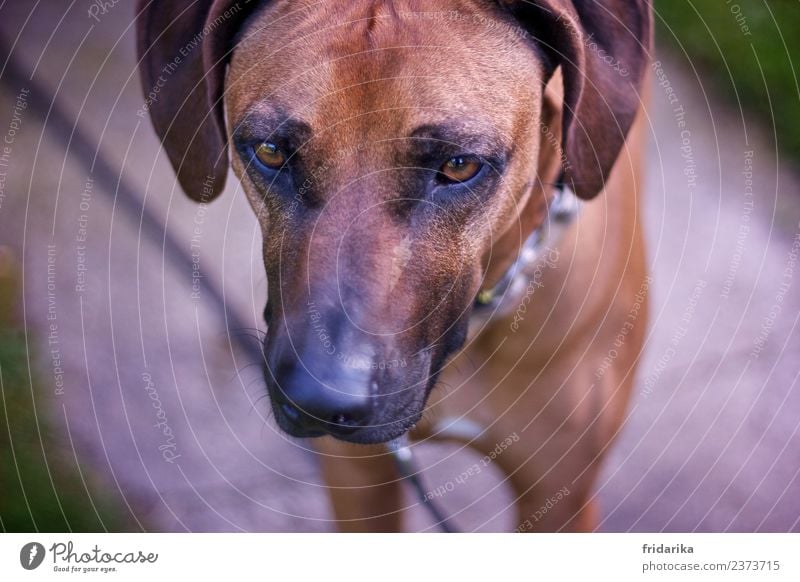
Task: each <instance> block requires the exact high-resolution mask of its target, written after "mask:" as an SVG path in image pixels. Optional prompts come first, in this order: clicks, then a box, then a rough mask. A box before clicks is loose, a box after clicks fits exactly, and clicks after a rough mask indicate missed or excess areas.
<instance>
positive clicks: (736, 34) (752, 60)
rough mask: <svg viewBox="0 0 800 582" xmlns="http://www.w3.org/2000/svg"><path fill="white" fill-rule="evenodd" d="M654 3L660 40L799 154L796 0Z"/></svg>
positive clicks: (799, 9) (799, 2)
mask: <svg viewBox="0 0 800 582" xmlns="http://www.w3.org/2000/svg"><path fill="white" fill-rule="evenodd" d="M654 5H655V10H656V13H657V16H656V36H657V39H658V40H659V44H660V46H663V47H668V48H669V49H671V50H672V52H674V53H675V54H677V55H679V56H680V58H681V59H683V60H685V59H689V60H690V61H691V62H692V63H693V64H694V65H695V66H696V67H697V69H698V71H699V73H700V74H701V75H702V77H701V78H702V79H703V81H704V82H705V81H706V80H708V81H710V82H711V84H712V85H714V86H715V87H716V89H717V92H719V93H721V94H723V95H726V96H727V97H728V98H729V99H730V100H731V102H732V103H733V105H734V106H738V102H740V103H741V106H742V108H743V109H744V110H745V112H747V111H752V112H754V113H755V114H756V115H758V116H759V117H760V119H761V121H762V122H764V123H765V124H767V127H768V129H770V130H773V129H774V132H775V134H776V135H777V141H778V148H779V150H780V151H782V152H783V153H785V154H787V155H789V156H790V157H791V158H793V160H794V161H795V162H798V161H800V94H798V85H797V83H798V77H800V0H771V1H768V2H767V1H765V0H730V1H728V0H713V1H712V0H701V1H691V2H690V1H688V0H655V2H654ZM737 7H738V8H737ZM734 12H738V13H739V14H738V16H739V19H740V21H741V22H737V14H734ZM742 17H743V18H744V20H741V19H742ZM740 24H745V25H746V26H747V27H748V29H749V34H746V31H743V30H742V28H741V27H740ZM784 43H785V44H784ZM684 51H685V54H684ZM762 75H763V76H762ZM771 110H772V111H771ZM773 115H774V121H773Z"/></svg>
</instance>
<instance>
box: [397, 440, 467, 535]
mask: <svg viewBox="0 0 800 582" xmlns="http://www.w3.org/2000/svg"><path fill="white" fill-rule="evenodd" d="M388 446H389V452H390V453H391V454H392V457H394V462H395V465H397V470H398V471H400V477H401V478H402V479H403V481H406V482H407V483H408V484H409V485H411V488H412V489H413V490H414V492H415V493H416V494H417V497H418V498H419V500H420V501H421V502H422V506H423V507H424V508H425V509H427V510H428V513H430V515H431V517H432V518H433V519H434V520H436V524H437V525H438V526H439V528H440V529H441V530H442V531H443V532H444V533H459V532H458V530H457V529H455V528H454V527H453V526H451V525H450V523H449V522H448V521H447V518H446V517H445V516H444V513H442V511H441V510H440V509H439V506H438V505H436V504H435V503H434V502H433V499H432V498H431V499H428V495H427V494H426V492H425V487H424V486H423V485H422V480H421V478H420V474H421V473H420V471H418V470H417V464H416V463H415V462H414V453H412V452H411V446H410V442H409V440H408V433H406V434H403V435H402V436H399V437H397V438H396V439H394V440H393V441H389V443H388Z"/></svg>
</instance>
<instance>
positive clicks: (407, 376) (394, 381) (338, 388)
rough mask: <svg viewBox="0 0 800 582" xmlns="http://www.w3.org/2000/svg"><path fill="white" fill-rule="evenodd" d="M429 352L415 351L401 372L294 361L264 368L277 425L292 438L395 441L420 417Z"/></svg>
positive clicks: (431, 379) (432, 378)
mask: <svg viewBox="0 0 800 582" xmlns="http://www.w3.org/2000/svg"><path fill="white" fill-rule="evenodd" d="M430 363H431V358H430V353H429V352H428V351H426V352H424V353H420V354H419V356H418V357H416V358H414V361H413V364H414V365H413V367H412V366H409V367H408V368H406V369H405V370H403V372H402V373H397V370H394V371H393V372H394V373H388V372H386V371H384V373H374V371H373V370H372V369H371V368H370V370H369V373H366V372H356V373H350V374H339V375H336V376H331V375H330V372H328V375H325V374H321V375H320V376H316V375H314V374H311V373H310V372H309V370H308V368H307V367H306V366H304V365H302V363H301V362H299V361H296V362H293V363H292V364H290V365H289V366H287V365H283V366H277V367H275V368H273V367H271V366H270V364H269V359H268V363H267V366H266V368H265V370H264V375H265V380H266V385H267V391H268V394H269V398H270V403H271V407H272V413H273V416H274V418H275V422H276V423H277V425H278V428H279V429H280V430H282V431H283V432H284V433H286V434H287V435H289V436H291V437H295V438H317V437H322V436H331V437H333V438H336V439H338V440H342V441H346V442H350V443H356V444H378V443H385V442H388V441H391V440H394V439H396V438H398V437H400V436H402V435H404V434H405V433H406V432H408V431H409V430H411V429H412V428H413V427H414V426H415V425H416V424H417V423H418V422H419V421H420V419H421V418H422V414H423V412H424V410H425V404H426V400H427V396H428V394H429V393H430V391H431V390H432V389H433V387H434V385H435V384H436V374H430V372H429V371H430V369H431V367H430Z"/></svg>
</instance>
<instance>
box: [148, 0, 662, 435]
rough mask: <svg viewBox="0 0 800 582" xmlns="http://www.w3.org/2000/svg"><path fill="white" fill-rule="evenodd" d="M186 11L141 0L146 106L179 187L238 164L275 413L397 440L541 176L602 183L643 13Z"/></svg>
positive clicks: (400, 2) (284, 0)
mask: <svg viewBox="0 0 800 582" xmlns="http://www.w3.org/2000/svg"><path fill="white" fill-rule="evenodd" d="M178 4H179V3H172V2H166V0H163V1H149V0H144V1H143V2H141V8H142V12H141V15H140V21H139V52H140V57H141V59H142V78H143V84H144V86H145V92H146V93H147V92H148V89H149V88H151V87H158V88H159V92H158V97H157V99H155V100H152V102H148V106H149V109H150V112H151V117H152V119H153V122H154V125H155V127H156V130H157V132H158V133H159V134H160V136H161V138H162V141H163V143H164V146H165V149H166V151H167V154H168V155H169V157H170V160H171V162H172V164H173V166H174V167H175V169H176V171H177V175H178V178H179V181H180V183H181V185H182V186H183V188H184V190H186V192H187V193H188V194H189V195H190V196H192V197H193V198H196V199H199V200H210V199H211V198H213V197H214V196H216V195H217V194H218V193H219V192H220V191H221V190H222V188H223V186H224V181H225V174H226V172H227V169H228V165H229V159H230V164H231V165H232V167H233V169H234V172H235V173H236V175H237V176H238V178H239V180H240V181H241V184H242V187H243V189H244V191H245V192H246V194H247V196H248V199H249V201H250V203H251V205H252V207H253V209H254V210H255V212H256V215H257V216H258V218H259V222H260V224H261V228H262V232H263V238H264V244H263V250H264V262H265V266H266V272H267V279H268V284H269V300H268V304H267V308H266V309H265V319H266V322H267V324H268V328H269V331H268V335H267V340H266V342H265V346H264V353H265V360H266V373H265V377H266V380H267V386H268V390H269V393H270V397H271V401H272V405H273V410H274V413H275V416H276V418H277V421H278V424H279V425H280V426H281V428H283V429H284V430H285V431H286V432H288V433H290V434H292V435H295V436H317V435H322V434H331V435H333V436H335V437H337V438H341V439H345V440H350V441H353V442H362V443H368V442H382V441H386V440H390V439H392V438H395V437H397V436H399V435H401V434H402V433H403V432H405V431H406V430H408V429H409V428H410V427H411V426H413V425H414V424H415V423H416V422H417V421H418V419H419V418H420V415H421V413H422V411H423V409H424V406H425V402H426V399H427V396H428V394H429V392H430V390H431V389H432V387H433V385H434V383H435V380H436V377H437V374H438V372H439V371H440V369H441V368H442V366H443V365H444V363H445V361H446V359H447V357H448V356H449V355H451V354H452V353H453V352H454V351H455V350H457V349H458V348H459V347H460V346H461V345H462V344H463V342H464V340H465V337H466V333H467V326H468V321H469V316H470V312H471V309H472V306H473V303H474V299H475V296H476V294H477V293H478V292H479V290H480V289H481V288H487V287H490V286H491V285H492V284H493V283H494V282H496V280H497V279H499V278H500V276H501V275H502V273H503V272H504V271H505V269H506V268H507V267H508V265H509V264H510V263H511V262H512V261H513V258H514V256H515V253H516V251H517V250H518V249H519V247H520V245H521V244H522V242H523V241H524V240H525V238H526V237H527V235H528V234H529V233H530V232H531V231H532V230H533V229H534V228H536V227H537V226H538V225H539V224H541V222H542V221H543V220H544V218H545V214H546V211H547V202H548V197H549V193H550V190H551V189H550V188H549V187H548V184H549V183H551V182H553V181H555V180H563V181H565V182H567V183H568V184H569V185H571V186H572V188H573V189H574V191H575V192H576V193H577V194H578V195H579V196H581V197H583V198H591V197H593V196H594V195H596V194H597V193H598V192H599V191H601V190H602V188H603V183H604V180H605V178H606V176H607V175H608V172H609V171H610V169H611V167H612V165H613V164H614V161H615V159H616V157H617V155H618V153H619V150H620V148H621V147H622V144H623V142H624V140H625V135H626V133H627V131H628V129H629V127H630V125H631V123H632V121H633V118H634V116H635V113H636V111H637V110H638V108H639V105H640V100H639V94H638V87H639V84H640V82H641V79H642V77H643V72H644V68H645V63H646V58H647V56H646V51H647V47H648V42H649V36H650V15H649V7H648V6H647V4H646V3H645V2H643V1H634V0H630V1H623V0H617V1H614V0H604V1H599V0H586V1H579V0H573V1H567V0H541V1H536V2H528V1H524V0H520V1H499V0H498V1H489V0H443V1H442V2H437V3H436V6H435V8H433V7H431V6H430V5H425V6H422V4H423V3H420V2H414V1H412V0H394V1H393V0H383V1H380V0H375V1H366V0H365V1H356V2H333V1H325V0H324V1H322V2H320V1H318V0H315V1H311V0H294V1H288V0H273V1H265V2H261V3H257V2H249V3H246V2H244V0H239V2H238V3H237V2H236V1H234V0H207V1H203V0H198V1H196V2H194V3H193V4H191V5H190V6H189V7H186V6H183V5H180V6H179V5H178ZM562 82H563V85H562Z"/></svg>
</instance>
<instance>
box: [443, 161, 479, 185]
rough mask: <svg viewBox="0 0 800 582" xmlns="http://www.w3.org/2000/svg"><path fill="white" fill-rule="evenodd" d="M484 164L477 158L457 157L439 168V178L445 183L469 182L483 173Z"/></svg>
mask: <svg viewBox="0 0 800 582" xmlns="http://www.w3.org/2000/svg"><path fill="white" fill-rule="evenodd" d="M482 167H483V164H482V163H481V162H480V161H479V160H477V159H476V158H470V157H467V156H455V157H452V158H450V159H449V160H447V161H446V162H445V163H444V164H442V167H441V168H439V178H440V180H442V181H443V182H451V183H458V182H467V181H469V180H471V179H472V178H474V177H475V176H476V175H477V174H478V172H480V171H481V168H482Z"/></svg>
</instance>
